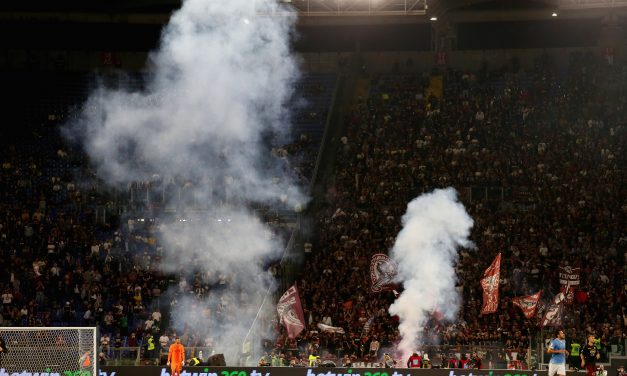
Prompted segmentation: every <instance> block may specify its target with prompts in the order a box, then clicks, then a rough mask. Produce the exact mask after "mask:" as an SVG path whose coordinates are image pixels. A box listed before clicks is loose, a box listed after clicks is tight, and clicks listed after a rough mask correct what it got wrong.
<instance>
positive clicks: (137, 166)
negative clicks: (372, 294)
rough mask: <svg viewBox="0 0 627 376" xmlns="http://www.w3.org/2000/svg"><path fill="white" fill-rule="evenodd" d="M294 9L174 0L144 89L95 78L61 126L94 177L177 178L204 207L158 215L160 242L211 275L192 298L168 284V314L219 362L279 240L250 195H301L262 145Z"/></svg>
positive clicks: (271, 123) (238, 0) (257, 296)
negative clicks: (187, 213) (205, 289)
mask: <svg viewBox="0 0 627 376" xmlns="http://www.w3.org/2000/svg"><path fill="white" fill-rule="evenodd" d="M277 14H280V15H277ZM294 21H295V16H294V15H293V14H292V15H290V13H289V12H284V11H283V10H282V9H281V8H280V5H278V4H277V3H276V2H274V1H270V0H264V1H250V0H229V1H215V0H185V1H183V4H182V7H181V9H179V10H178V11H176V12H175V13H174V14H173V15H172V17H171V19H170V22H169V24H168V25H167V26H166V27H165V28H164V31H163V33H162V38H161V43H160V47H159V48H158V50H156V51H155V52H154V53H153V54H152V55H151V58H150V60H151V61H150V63H151V67H152V71H151V73H150V74H151V76H150V79H149V82H147V84H146V89H145V91H142V92H131V91H129V90H110V89H106V88H100V89H98V90H97V91H95V92H94V93H93V94H92V95H91V97H90V98H89V100H88V101H87V103H86V104H85V106H84V109H83V111H82V113H81V114H80V116H79V119H78V120H77V121H76V122H74V124H71V126H69V127H68V129H67V132H66V134H68V135H69V136H70V137H72V138H74V139H78V140H80V141H81V142H82V143H83V145H84V148H85V150H86V151H87V152H88V154H89V156H90V158H91V160H92V163H93V164H94V166H95V167H96V169H97V172H98V174H99V176H101V177H102V178H103V179H105V180H106V181H108V182H110V183H112V184H114V183H115V184H120V185H122V186H123V185H124V184H128V183H130V182H133V181H141V180H149V179H150V178H151V177H152V176H154V175H155V174H157V175H159V176H160V177H161V178H162V179H163V181H164V182H165V181H174V180H176V179H183V180H182V181H187V183H186V184H185V190H186V192H187V194H188V195H189V196H190V197H193V198H194V200H195V201H196V202H203V203H206V204H207V205H208V212H209V213H211V217H210V218H209V219H207V218H204V219H203V218H199V217H202V216H197V217H198V218H195V220H193V221H186V222H184V223H169V224H168V223H164V224H163V225H162V228H161V236H160V242H161V243H162V244H163V245H164V250H165V253H166V255H165V261H164V265H165V266H166V271H169V272H178V273H188V275H191V273H193V272H194V271H199V270H200V271H202V272H204V276H205V277H204V278H205V279H206V281H205V282H206V283H208V284H209V285H215V286H218V288H217V289H215V290H211V291H210V292H209V294H208V296H205V297H204V298H203V300H202V301H198V299H192V298H191V297H190V296H180V294H179V297H178V298H177V299H178V302H177V304H176V305H175V306H174V312H173V315H172V317H173V320H174V323H173V325H174V326H175V327H178V328H182V327H184V326H185V325H188V326H190V327H192V328H193V330H194V331H195V332H197V333H202V334H203V335H204V336H210V337H211V338H212V339H213V340H214V344H213V345H214V348H215V349H216V351H217V352H219V353H224V354H225V356H226V358H227V363H230V364H233V363H234V362H235V361H236V356H237V353H238V352H239V351H240V350H241V347H242V340H243V339H244V336H245V335H246V333H247V331H248V329H249V327H250V325H251V323H252V321H253V319H254V318H255V315H256V314H257V312H258V309H259V304H260V302H261V301H262V300H263V296H264V294H265V292H266V290H267V289H268V288H269V286H270V285H271V280H272V277H271V275H270V274H269V273H267V272H264V268H263V266H264V264H266V265H267V261H268V260H270V259H272V258H276V257H277V255H278V254H279V253H280V252H281V251H282V247H283V246H284V245H283V244H281V242H280V241H279V240H278V239H277V238H276V237H273V236H272V235H271V234H270V231H269V229H268V228H267V226H266V225H265V224H264V223H262V221H260V220H259V219H258V218H256V216H255V215H253V214H252V212H251V210H250V209H249V208H250V203H251V202H254V203H262V204H267V205H275V204H277V205H284V206H286V207H288V208H293V207H294V205H298V204H301V203H303V202H304V201H305V198H304V196H303V194H302V193H301V191H300V189H299V187H297V186H296V184H294V180H293V179H292V178H291V174H290V169H289V166H287V165H286V163H284V161H280V160H278V159H274V158H272V157H271V155H270V153H269V148H268V144H269V140H273V142H274V143H281V142H282V141H285V140H287V138H286V137H287V136H289V132H290V127H289V121H290V118H289V111H288V110H287V108H286V101H287V99H288V98H289V97H290V96H291V95H292V94H293V87H294V83H295V81H296V80H297V79H298V78H299V72H298V62H297V59H296V58H295V56H294V55H293V54H292V53H291V51H290V38H291V34H292V31H293V24H294ZM179 181H180V180H179ZM164 222H165V221H164ZM265 308H266V309H269V310H271V309H274V306H273V304H267V305H266V307H265ZM177 334H181V333H180V331H179V332H177Z"/></svg>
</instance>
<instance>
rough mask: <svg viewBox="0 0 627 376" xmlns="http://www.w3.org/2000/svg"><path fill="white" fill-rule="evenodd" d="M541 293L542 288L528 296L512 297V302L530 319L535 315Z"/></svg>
mask: <svg viewBox="0 0 627 376" xmlns="http://www.w3.org/2000/svg"><path fill="white" fill-rule="evenodd" d="M541 295H542V290H540V291H538V292H537V293H535V294H533V295H529V296H518V297H516V298H514V299H512V303H513V304H514V305H515V306H518V307H519V308H520V309H522V311H523V315H525V317H526V318H528V319H530V318H532V317H534V316H535V315H536V311H537V309H538V301H539V300H540V296H541Z"/></svg>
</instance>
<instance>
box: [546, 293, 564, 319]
mask: <svg viewBox="0 0 627 376" xmlns="http://www.w3.org/2000/svg"><path fill="white" fill-rule="evenodd" d="M565 300H566V295H565V294H564V293H563V292H560V293H559V294H557V295H555V297H554V298H553V302H552V303H551V304H549V306H548V307H547V308H546V310H545V311H544V317H542V320H541V321H540V326H560V325H562V311H563V308H564V301H565Z"/></svg>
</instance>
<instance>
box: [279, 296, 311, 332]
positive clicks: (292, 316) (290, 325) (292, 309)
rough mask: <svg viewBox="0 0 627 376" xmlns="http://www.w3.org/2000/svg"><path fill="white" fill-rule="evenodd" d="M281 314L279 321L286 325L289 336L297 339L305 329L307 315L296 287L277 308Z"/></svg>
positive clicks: (284, 297) (282, 299)
mask: <svg viewBox="0 0 627 376" xmlns="http://www.w3.org/2000/svg"><path fill="white" fill-rule="evenodd" d="M276 311H277V312H278V314H279V321H280V322H282V323H283V325H285V328H286V329H287V336H288V337H289V338H296V336H298V335H299V334H300V332H302V331H303V330H304V329H305V315H304V314H303V306H302V305H301V304H300V297H299V296H298V290H297V289H296V285H294V286H292V287H290V288H289V289H288V290H287V291H286V292H285V294H283V296H281V299H279V303H278V304H277V306H276Z"/></svg>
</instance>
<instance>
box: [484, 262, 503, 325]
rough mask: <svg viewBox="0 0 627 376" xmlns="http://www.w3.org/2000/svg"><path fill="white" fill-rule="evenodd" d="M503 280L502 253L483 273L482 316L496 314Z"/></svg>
mask: <svg viewBox="0 0 627 376" xmlns="http://www.w3.org/2000/svg"><path fill="white" fill-rule="evenodd" d="M500 278H501V253H500V252H499V254H498V255H496V258H495V259H494V261H492V264H490V266H489V267H488V268H487V269H486V270H485V272H484V273H483V278H482V279H481V287H482V288H483V307H481V314H482V315H485V314H487V313H494V312H496V309H497V308H498V306H499V280H500Z"/></svg>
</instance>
